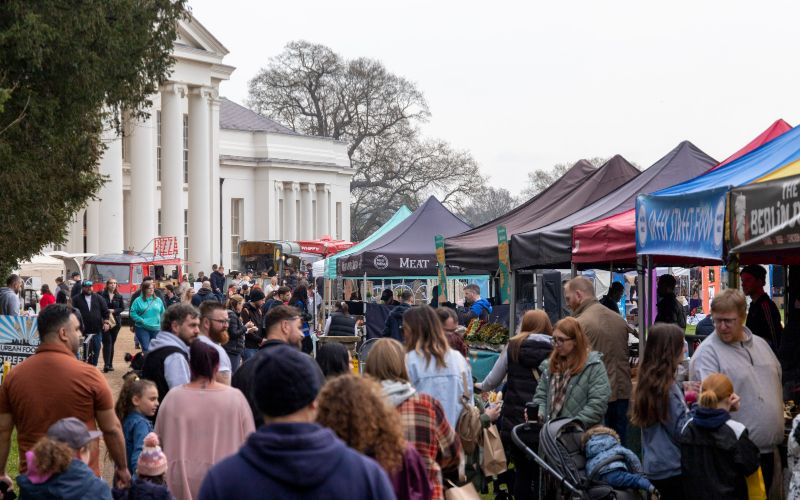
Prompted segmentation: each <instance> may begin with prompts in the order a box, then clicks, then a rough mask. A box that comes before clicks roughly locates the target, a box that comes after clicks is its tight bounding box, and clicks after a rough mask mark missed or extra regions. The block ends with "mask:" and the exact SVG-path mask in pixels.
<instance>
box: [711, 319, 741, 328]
mask: <svg viewBox="0 0 800 500" xmlns="http://www.w3.org/2000/svg"><path fill="white" fill-rule="evenodd" d="M712 321H714V325H716V326H722V325H726V326H733V325H735V324H736V323H737V322H739V321H740V320H739V318H712Z"/></svg>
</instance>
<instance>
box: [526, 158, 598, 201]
mask: <svg viewBox="0 0 800 500" xmlns="http://www.w3.org/2000/svg"><path fill="white" fill-rule="evenodd" d="M576 161H577V160H576ZM587 161H588V162H589V163H591V164H592V165H594V166H595V167H599V166H600V165H602V164H604V163H605V162H607V161H608V158H601V157H599V156H595V157H594V158H590V159H588V160H587ZM575 163H576V162H575V161H573V162H571V163H556V164H555V165H553V166H552V167H551V168H549V169H547V170H545V169H541V168H537V169H536V170H534V171H533V172H528V185H527V186H526V187H525V189H523V190H522V192H521V193H520V198H521V199H522V200H528V199H530V198H533V197H534V196H536V195H537V194H539V193H541V192H542V191H544V190H545V189H547V188H548V187H550V185H551V184H553V183H554V182H555V181H557V180H558V179H560V178H561V176H563V175H564V174H565V173H566V172H567V170H569V168H570V167H571V166H572V165H574V164H575Z"/></svg>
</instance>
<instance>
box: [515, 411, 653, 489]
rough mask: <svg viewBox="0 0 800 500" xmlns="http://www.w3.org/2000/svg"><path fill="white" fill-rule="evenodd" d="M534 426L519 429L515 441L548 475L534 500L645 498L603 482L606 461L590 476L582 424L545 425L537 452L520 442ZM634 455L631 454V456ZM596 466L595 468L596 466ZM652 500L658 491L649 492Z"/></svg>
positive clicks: (561, 421) (556, 422)
mask: <svg viewBox="0 0 800 500" xmlns="http://www.w3.org/2000/svg"><path fill="white" fill-rule="evenodd" d="M535 425H538V424H533V423H530V422H527V423H524V424H520V425H517V426H515V427H514V428H513V429H512V431H511V438H512V440H513V441H514V444H516V445H517V446H518V447H519V448H520V449H521V450H522V451H523V452H524V453H525V454H526V455H527V456H528V457H529V458H530V459H531V460H533V461H534V462H536V463H537V464H538V465H539V467H540V468H541V471H542V473H543V474H544V475H545V478H544V481H539V482H538V484H539V491H538V492H537V494H535V495H533V497H534V498H559V499H562V498H563V499H570V500H572V499H581V500H600V499H611V498H616V499H618V500H638V499H641V498H642V495H641V494H640V493H639V492H638V491H636V489H635V487H634V488H630V487H627V488H616V487H614V486H612V485H610V484H609V483H607V482H605V481H603V480H602V479H601V478H600V476H599V475H598V474H601V473H602V472H603V469H604V466H605V465H606V464H605V463H603V461H601V462H598V465H597V466H595V468H594V469H593V470H592V474H590V473H589V472H588V470H587V457H586V456H584V449H583V444H582V443H583V442H584V441H583V436H584V434H585V432H584V429H583V425H582V424H581V422H580V421H579V420H576V419H572V418H569V417H563V418H557V419H553V420H550V421H549V422H547V423H545V424H542V430H541V432H540V434H539V450H538V452H534V451H533V450H531V449H530V448H529V447H528V446H526V445H525V443H524V442H523V441H522V439H520V435H521V434H524V433H526V432H530V431H531V430H532V429H534V426H535ZM629 453H630V452H629ZM608 459H609V462H608V463H609V464H611V463H613V462H615V461H618V460H624V457H621V456H617V455H616V454H614V455H611V456H610V457H608ZM593 466H594V464H593ZM648 490H649V492H648V496H650V497H651V498H652V497H653V496H655V498H658V492H657V491H656V490H655V489H649V488H648Z"/></svg>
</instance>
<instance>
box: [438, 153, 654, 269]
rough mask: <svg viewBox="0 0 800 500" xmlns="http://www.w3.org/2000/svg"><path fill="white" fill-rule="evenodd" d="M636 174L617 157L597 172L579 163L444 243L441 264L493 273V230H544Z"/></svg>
mask: <svg viewBox="0 0 800 500" xmlns="http://www.w3.org/2000/svg"><path fill="white" fill-rule="evenodd" d="M639 173H640V172H639V170H638V169H637V168H636V167H634V166H633V165H631V164H630V163H628V161H627V160H625V158H623V157H622V156H620V155H615V156H614V157H612V158H611V159H610V160H608V161H607V162H606V163H605V164H603V165H602V166H601V167H600V168H597V169H595V168H593V167H592V165H591V164H590V163H589V162H587V161H585V160H581V161H579V162H578V163H576V164H575V165H573V166H572V168H570V169H569V170H568V171H567V172H566V173H565V174H564V175H563V176H562V177H561V178H560V179H559V180H557V181H556V182H555V183H553V184H552V185H551V186H550V187H549V188H547V189H546V190H544V191H542V192H541V193H539V194H538V195H536V196H534V197H533V198H531V199H530V200H529V201H528V202H527V203H525V204H523V205H521V206H519V207H517V208H515V209H514V210H512V211H511V212H509V213H508V214H506V215H503V216H501V217H498V218H497V219H495V220H493V221H491V222H487V223H486V224H484V225H482V226H480V227H478V228H475V229H473V230H472V231H468V232H466V233H464V234H460V235H458V236H456V237H454V238H448V239H447V240H445V261H446V262H447V265H448V266H450V265H457V266H461V267H465V268H470V269H483V270H487V271H493V270H494V269H497V267H498V260H497V226H499V225H503V226H505V227H506V231H507V234H508V237H509V238H510V237H512V235H514V234H517V233H521V232H524V231H531V230H533V229H538V228H540V227H544V226H546V225H547V224H550V223H552V222H555V221H557V220H560V219H562V218H564V217H566V216H568V215H570V214H572V213H574V212H576V211H578V210H580V209H581V208H583V207H585V206H586V205H589V204H591V203H594V202H595V201H597V200H598V199H600V198H602V197H603V196H605V195H607V194H608V193H610V192H612V191H614V190H615V189H617V188H619V186H621V185H623V184H625V183H626V182H627V181H629V180H630V179H632V178H633V177H635V176H637V175H639Z"/></svg>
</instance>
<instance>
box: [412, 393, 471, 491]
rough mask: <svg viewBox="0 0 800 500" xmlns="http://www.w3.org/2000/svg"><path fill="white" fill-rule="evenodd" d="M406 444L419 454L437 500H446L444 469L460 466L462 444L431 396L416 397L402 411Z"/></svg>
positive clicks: (440, 406)
mask: <svg viewBox="0 0 800 500" xmlns="http://www.w3.org/2000/svg"><path fill="white" fill-rule="evenodd" d="M397 411H398V412H399V413H400V420H401V421H402V423H403V428H404V429H405V437H406V440H407V441H408V442H409V443H411V444H412V445H414V447H415V448H416V449H417V451H418V452H419V454H420V456H421V457H422V460H423V461H424V462H425V467H426V468H427V470H428V477H430V479H431V486H433V497H432V498H433V500H441V499H443V498H444V490H443V487H442V469H449V468H454V467H457V466H458V457H459V455H460V453H461V444H460V443H459V441H458V438H457V437H456V433H455V431H454V430H453V428H452V427H450V424H449V423H448V422H447V417H445V414H444V409H443V408H442V405H441V403H439V402H438V401H436V400H435V399H434V398H432V397H431V396H429V395H427V394H419V393H417V394H415V395H413V396H411V397H410V398H408V399H406V400H405V401H403V402H402V403H401V404H400V405H399V406H398V407H397Z"/></svg>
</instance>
